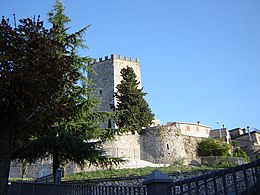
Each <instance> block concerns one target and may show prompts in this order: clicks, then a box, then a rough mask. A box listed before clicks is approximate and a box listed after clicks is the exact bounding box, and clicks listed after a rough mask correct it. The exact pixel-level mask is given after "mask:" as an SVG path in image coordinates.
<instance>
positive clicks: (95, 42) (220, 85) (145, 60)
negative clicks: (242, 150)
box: [0, 0, 260, 129]
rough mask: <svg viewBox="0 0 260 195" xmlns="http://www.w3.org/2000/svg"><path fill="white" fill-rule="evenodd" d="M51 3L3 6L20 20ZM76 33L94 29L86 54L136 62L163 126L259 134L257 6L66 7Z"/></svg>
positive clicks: (165, 1)
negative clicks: (179, 123) (249, 130)
mask: <svg viewBox="0 0 260 195" xmlns="http://www.w3.org/2000/svg"><path fill="white" fill-rule="evenodd" d="M53 3H54V0H22V1H21V0H0V14H1V15H5V16H6V17H9V18H12V14H13V13H15V14H16V17H17V19H18V18H23V17H33V16H34V15H41V18H42V19H43V20H45V21H47V12H48V11H49V10H51V9H52V5H53ZM63 3H64V5H65V7H66V12H65V13H66V14H67V15H68V16H69V17H70V18H71V19H72V23H71V27H72V30H73V31H76V30H79V29H80V28H82V27H84V26H86V25H89V24H91V27H90V28H89V30H88V32H87V34H86V44H87V46H88V47H89V50H87V51H84V55H87V56H90V57H93V58H99V57H104V56H106V55H110V54H114V53H115V54H120V55H122V56H127V57H133V58H139V59H140V63H141V74H142V85H143V87H144V91H145V92H147V93H148V94H147V96H146V99H147V101H148V103H149V105H150V107H151V109H152V111H153V112H154V113H155V115H156V118H157V119H160V120H161V123H162V124H165V123H166V122H168V121H182V122H197V121H200V122H201V123H202V124H204V125H208V126H211V127H212V128H218V125H217V122H219V124H220V125H221V126H222V124H224V125H225V127H227V128H228V129H232V128H236V127H242V128H245V127H246V126H250V127H255V128H258V129H260V1H259V0H110V1H107V0H63Z"/></svg>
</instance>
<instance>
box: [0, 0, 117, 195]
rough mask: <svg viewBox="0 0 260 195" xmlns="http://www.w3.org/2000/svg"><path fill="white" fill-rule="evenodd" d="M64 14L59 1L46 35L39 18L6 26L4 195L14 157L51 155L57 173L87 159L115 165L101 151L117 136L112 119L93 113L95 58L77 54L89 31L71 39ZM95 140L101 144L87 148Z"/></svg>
mask: <svg viewBox="0 0 260 195" xmlns="http://www.w3.org/2000/svg"><path fill="white" fill-rule="evenodd" d="M55 10H56V11H57V13H56V12H55ZM62 12H63V7H62V4H61V2H60V1H57V2H56V4H55V7H54V11H53V12H51V13H50V21H51V23H52V24H53V27H52V28H51V29H46V28H45V27H44V25H43V21H41V20H40V18H39V17H38V19H30V18H27V19H22V20H19V23H18V25H17V26H12V25H11V24H10V22H9V20H8V19H5V18H2V20H1V23H0V115H1V117H0V124H1V125H0V194H3V195H4V194H6V191H7V180H8V174H9V169H10V160H11V153H12V157H13V158H16V157H18V158H20V159H27V158H29V160H31V161H33V160H35V159H36V158H38V157H43V156H45V155H46V152H48V153H49V154H52V155H53V158H55V159H56V162H57V163H56V165H55V166H54V170H55V169H56V168H57V166H58V165H59V163H60V161H62V160H63V159H67V160H73V161H75V162H77V163H79V164H81V163H83V160H82V159H83V158H84V159H86V160H89V161H91V162H93V163H99V162H101V161H102V162H104V163H105V161H106V162H111V161H113V160H115V159H110V158H107V157H106V156H105V155H104V153H103V151H102V150H101V149H100V147H99V144H100V141H102V140H106V139H108V138H109V137H111V136H113V131H111V130H108V129H101V128H100V124H101V123H102V120H103V119H104V118H106V117H108V114H107V113H101V112H93V108H94V107H95V106H96V105H97V100H96V99H94V98H93V97H92V90H91V89H90V88H89V87H88V82H87V79H86V77H85V75H86V71H87V69H88V67H87V65H88V62H89V61H90V58H88V57H80V56H79V55H77V49H78V48H79V47H84V44H83V42H82V41H83V34H84V32H85V30H86V28H84V29H82V30H80V31H78V32H76V33H73V34H68V33H67V30H68V28H66V27H65V24H66V23H67V22H69V19H68V18H67V17H66V16H65V15H63V14H62ZM91 139H96V140H97V142H87V141H88V140H91ZM43 140H45V141H46V143H48V145H46V144H45V141H43ZM63 146H64V147H63ZM32 147H34V148H32ZM62 147H63V148H62ZM40 149H44V150H45V151H43V150H40ZM30 150H31V151H33V152H32V153H31V155H30ZM26 151H27V152H29V153H26ZM57 151H58V153H57ZM64 151H66V152H64ZM72 151H74V152H72ZM69 152H71V153H69ZM60 154H62V155H63V154H64V155H63V156H61V155H60ZM69 154H71V155H70V156H69Z"/></svg>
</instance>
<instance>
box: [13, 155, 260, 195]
mask: <svg viewBox="0 0 260 195" xmlns="http://www.w3.org/2000/svg"><path fill="white" fill-rule="evenodd" d="M252 192H255V194H257V193H258V194H259V193H260V159H258V160H256V161H254V162H252V163H248V164H243V165H240V166H237V167H233V168H229V169H224V170H219V171H214V172H212V173H210V174H205V175H201V176H198V177H193V178H189V179H184V180H181V181H174V182H173V180H172V179H171V178H170V177H169V176H167V175H164V174H163V173H161V172H160V171H158V170H156V171H154V172H153V173H152V174H151V175H149V176H148V177H147V178H146V179H145V180H144V181H143V185H142V186H115V185H109V186H104V185H103V186H99V185H92V184H88V185H84V184H81V185H79V184H54V183H21V182H13V183H12V184H11V186H10V188H9V192H8V195H46V194H48V195H81V194H82V195H84V194H87V195H158V194H160V195H177V194H183V195H185V194H205V195H213V194H219V195H220V194H244V193H245V194H251V193H252Z"/></svg>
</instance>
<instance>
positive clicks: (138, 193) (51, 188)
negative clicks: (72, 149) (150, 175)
mask: <svg viewBox="0 0 260 195" xmlns="http://www.w3.org/2000/svg"><path fill="white" fill-rule="evenodd" d="M46 194H48V195H85V194H87V195H147V191H146V187H145V186H98V185H84V184H82V185H79V184H50V183H16V182H14V183H12V184H11V188H10V190H9V193H8V195H46Z"/></svg>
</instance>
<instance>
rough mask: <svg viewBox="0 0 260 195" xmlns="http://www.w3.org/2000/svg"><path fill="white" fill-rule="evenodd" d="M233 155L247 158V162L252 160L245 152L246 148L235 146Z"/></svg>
mask: <svg viewBox="0 0 260 195" xmlns="http://www.w3.org/2000/svg"><path fill="white" fill-rule="evenodd" d="M233 156H234V157H239V158H245V159H246V161H247V162H249V161H250V158H249V156H248V155H247V154H246V153H245V151H244V150H242V149H241V148H239V147H235V148H234V149H233Z"/></svg>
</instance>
